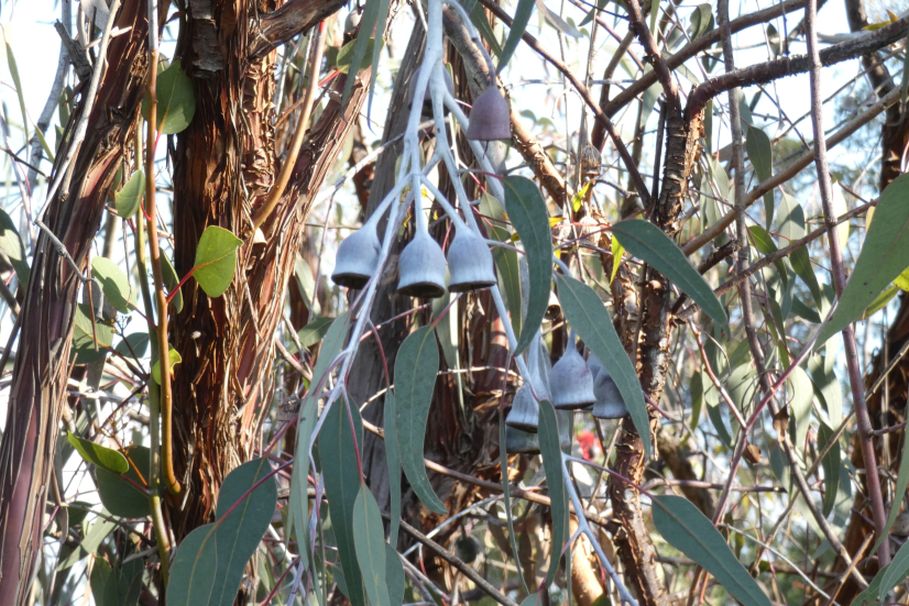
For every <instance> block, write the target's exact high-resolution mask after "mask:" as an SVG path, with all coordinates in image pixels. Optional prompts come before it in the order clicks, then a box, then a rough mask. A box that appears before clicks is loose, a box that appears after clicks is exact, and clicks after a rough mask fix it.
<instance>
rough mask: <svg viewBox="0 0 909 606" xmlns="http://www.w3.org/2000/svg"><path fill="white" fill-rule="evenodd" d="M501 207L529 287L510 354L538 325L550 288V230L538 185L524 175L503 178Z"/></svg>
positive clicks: (520, 348)
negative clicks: (520, 252) (523, 255)
mask: <svg viewBox="0 0 909 606" xmlns="http://www.w3.org/2000/svg"><path fill="white" fill-rule="evenodd" d="M504 185H505V209H506V211H507V212H508V216H509V218H510V219H511V223H512V225H514V227H515V229H516V230H517V232H518V237H520V238H521V242H523V243H524V251H525V253H526V255H527V268H528V277H529V278H530V289H529V291H530V292H528V293H527V315H526V317H525V318H524V320H523V321H522V322H521V336H520V337H519V338H518V344H517V347H516V348H515V352H514V354H515V355H517V354H519V353H521V352H522V351H524V349H526V347H527V346H528V345H529V344H530V341H531V339H533V335H534V334H535V333H536V332H537V329H539V328H540V323H541V322H542V321H543V315H544V314H545V313H546V307H547V306H548V305H549V292H550V290H551V288H552V232H551V231H550V229H549V213H548V212H547V211H546V203H545V202H544V201H543V196H542V195H541V194H540V189H539V188H538V187H537V186H536V185H535V184H534V182H533V181H531V180H530V179H527V178H526V177H518V176H512V177H507V178H506V179H505V184H504Z"/></svg>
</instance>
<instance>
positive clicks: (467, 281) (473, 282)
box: [448, 229, 496, 292]
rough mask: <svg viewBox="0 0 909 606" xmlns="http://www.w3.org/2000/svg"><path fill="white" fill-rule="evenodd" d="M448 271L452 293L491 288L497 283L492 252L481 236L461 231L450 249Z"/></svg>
mask: <svg viewBox="0 0 909 606" xmlns="http://www.w3.org/2000/svg"><path fill="white" fill-rule="evenodd" d="M448 270H449V271H450V272H451V283H450V284H449V286H448V289H449V290H450V291H452V292H465V291H468V290H478V289H480V288H489V287H490V286H492V285H493V284H495V283H496V271H495V266H494V265H493V263H492V251H490V250H489V246H487V245H486V242H485V241H484V240H483V238H481V237H480V236H478V235H476V234H474V233H473V232H469V231H467V230H464V229H461V230H459V231H458V233H457V234H455V237H454V240H453V241H452V243H451V246H449V247H448Z"/></svg>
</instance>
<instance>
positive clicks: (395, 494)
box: [382, 390, 401, 564]
mask: <svg viewBox="0 0 909 606" xmlns="http://www.w3.org/2000/svg"><path fill="white" fill-rule="evenodd" d="M384 407H385V408H384V410H383V414H382V420H383V421H384V422H385V464H386V465H387V466H388V494H389V505H388V517H389V523H388V542H389V543H390V544H391V545H397V544H398V530H399V529H400V527H401V456H400V455H399V454H398V426H397V420H396V419H397V415H398V412H397V404H396V403H395V393H394V391H392V390H389V391H387V392H385V403H384ZM399 564H400V563H399Z"/></svg>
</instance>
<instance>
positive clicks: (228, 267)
mask: <svg viewBox="0 0 909 606" xmlns="http://www.w3.org/2000/svg"><path fill="white" fill-rule="evenodd" d="M242 243H243V241H242V240H241V239H240V238H238V237H237V236H235V235H234V234H232V233H231V232H230V231H229V230H226V229H224V228H223V227H218V226H217V225H209V226H208V227H206V228H205V231H203V232H202V237H201V238H199V245H198V246H197V247H196V260H195V263H194V265H193V276H195V278H196V282H198V283H199V286H200V287H202V290H204V291H205V294H207V295H208V296H209V297H220V296H221V295H222V294H224V291H226V290H227V288H228V287H229V286H230V283H231V281H232V280H233V279H234V270H235V269H236V266H237V249H238V248H239V247H240V245H241V244H242Z"/></svg>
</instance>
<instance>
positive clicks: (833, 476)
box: [817, 423, 905, 535]
mask: <svg viewBox="0 0 909 606" xmlns="http://www.w3.org/2000/svg"><path fill="white" fill-rule="evenodd" d="M817 442H818V446H819V447H820V448H821V449H827V454H825V455H824V458H823V459H821V466H822V467H823V469H824V498H823V501H822V508H823V509H822V511H823V513H824V517H826V516H829V515H830V512H832V511H833V506H834V505H836V494H837V492H838V491H839V484H840V466H841V463H842V459H841V457H840V444H839V441H838V440H836V434H835V433H834V432H833V431H832V430H830V429H829V428H828V427H827V426H826V425H824V424H823V423H822V424H821V425H819V426H818V434H817ZM828 445H829V446H830V448H827V446H828ZM904 488H905V487H904ZM884 534H885V535H886V533H884Z"/></svg>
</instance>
